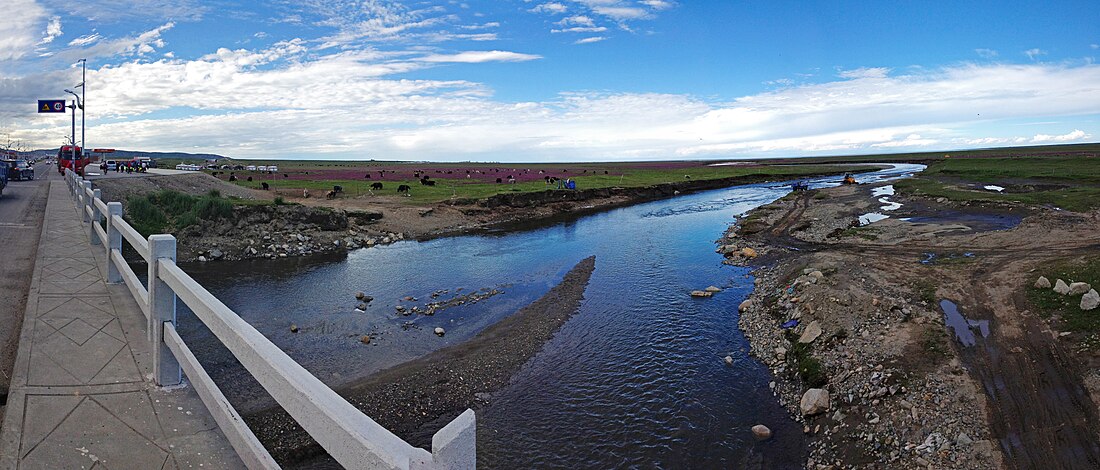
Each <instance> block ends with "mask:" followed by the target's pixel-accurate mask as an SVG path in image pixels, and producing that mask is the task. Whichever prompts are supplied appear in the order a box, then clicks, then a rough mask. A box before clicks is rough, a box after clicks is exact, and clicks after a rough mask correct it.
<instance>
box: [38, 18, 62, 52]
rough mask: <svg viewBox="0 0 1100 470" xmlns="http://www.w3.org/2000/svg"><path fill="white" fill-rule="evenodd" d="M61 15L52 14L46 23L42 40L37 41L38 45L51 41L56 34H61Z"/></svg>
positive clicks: (56, 36) (55, 37)
mask: <svg viewBox="0 0 1100 470" xmlns="http://www.w3.org/2000/svg"><path fill="white" fill-rule="evenodd" d="M61 34H62V33H61V17H60V16H54V17H53V18H50V21H49V23H46V33H45V35H44V36H42V40H41V41H38V44H39V45H45V44H49V43H51V42H53V40H54V39H57V38H58V36H61Z"/></svg>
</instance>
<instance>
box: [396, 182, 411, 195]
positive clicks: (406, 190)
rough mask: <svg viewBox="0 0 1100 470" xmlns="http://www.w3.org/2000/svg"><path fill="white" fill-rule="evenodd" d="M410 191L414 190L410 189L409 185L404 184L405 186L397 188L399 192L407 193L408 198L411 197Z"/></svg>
mask: <svg viewBox="0 0 1100 470" xmlns="http://www.w3.org/2000/svg"><path fill="white" fill-rule="evenodd" d="M409 191H412V188H410V187H409V185H407V184H403V185H401V186H398V187H397V192H399V193H405V195H406V196H408V195H409Z"/></svg>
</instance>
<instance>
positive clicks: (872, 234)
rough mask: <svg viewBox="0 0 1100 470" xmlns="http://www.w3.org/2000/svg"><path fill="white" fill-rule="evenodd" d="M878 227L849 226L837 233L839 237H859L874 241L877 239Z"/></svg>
mask: <svg viewBox="0 0 1100 470" xmlns="http://www.w3.org/2000/svg"><path fill="white" fill-rule="evenodd" d="M878 233H879V229H878V228H875V227H849V228H846V229H844V230H841V231H840V232H839V233H838V234H837V235H838V236H839V237H859V238H862V239H864V240H868V241H874V240H878Z"/></svg>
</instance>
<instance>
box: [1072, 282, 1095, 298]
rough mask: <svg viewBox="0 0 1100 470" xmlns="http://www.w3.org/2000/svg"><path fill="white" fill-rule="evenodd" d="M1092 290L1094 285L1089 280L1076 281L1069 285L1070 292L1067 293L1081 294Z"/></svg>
mask: <svg viewBox="0 0 1100 470" xmlns="http://www.w3.org/2000/svg"><path fill="white" fill-rule="evenodd" d="M1090 290H1092V286H1090V285H1089V283H1087V282H1074V283H1072V284H1070V285H1069V294H1066V295H1081V294H1085V293H1087V292H1088V291H1090Z"/></svg>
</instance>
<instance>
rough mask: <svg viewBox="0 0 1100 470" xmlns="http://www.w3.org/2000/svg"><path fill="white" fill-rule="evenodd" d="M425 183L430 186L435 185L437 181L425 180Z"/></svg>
mask: <svg viewBox="0 0 1100 470" xmlns="http://www.w3.org/2000/svg"><path fill="white" fill-rule="evenodd" d="M424 184H426V185H428V186H435V181H432V180H424Z"/></svg>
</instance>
